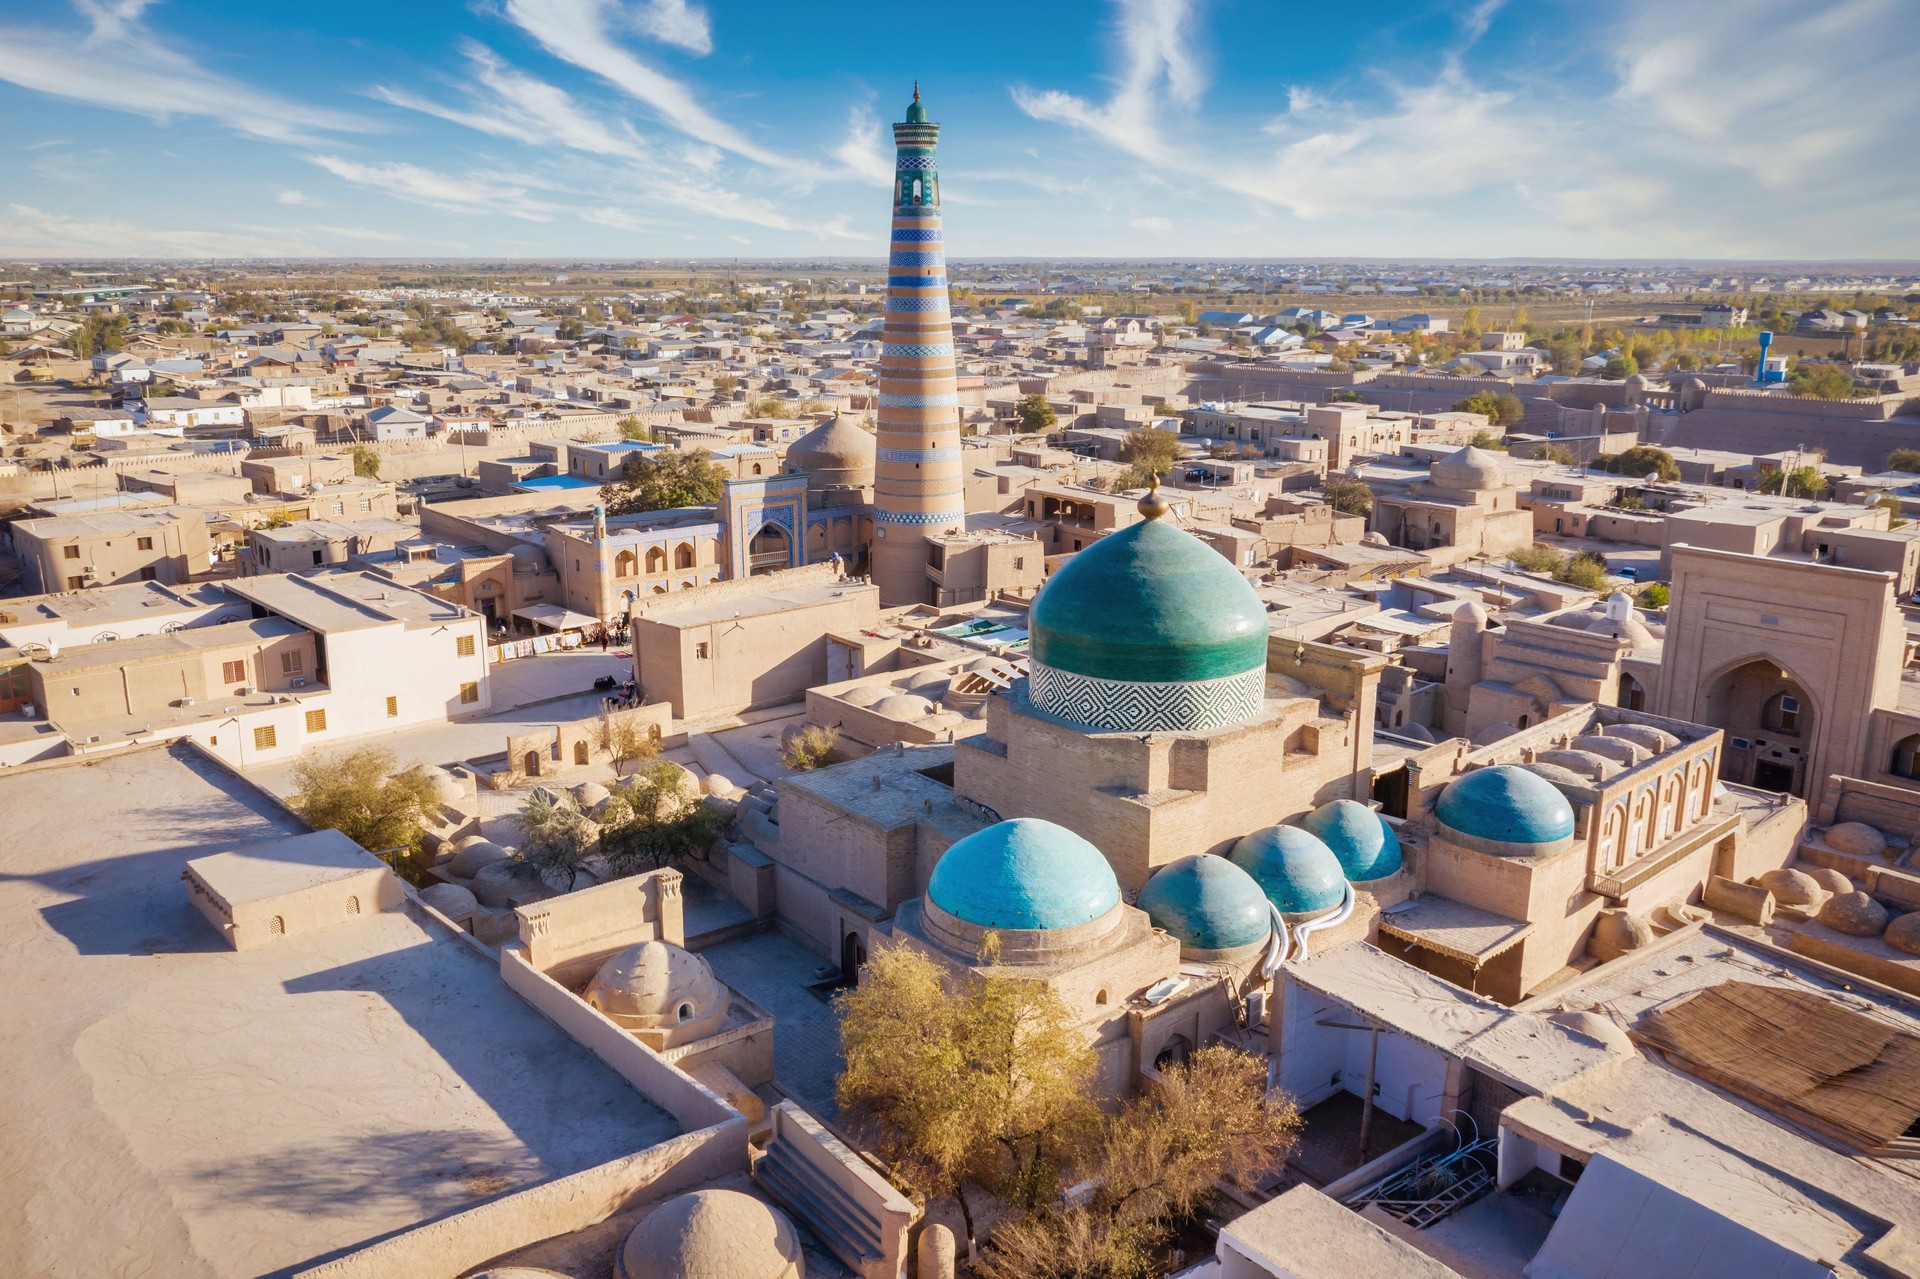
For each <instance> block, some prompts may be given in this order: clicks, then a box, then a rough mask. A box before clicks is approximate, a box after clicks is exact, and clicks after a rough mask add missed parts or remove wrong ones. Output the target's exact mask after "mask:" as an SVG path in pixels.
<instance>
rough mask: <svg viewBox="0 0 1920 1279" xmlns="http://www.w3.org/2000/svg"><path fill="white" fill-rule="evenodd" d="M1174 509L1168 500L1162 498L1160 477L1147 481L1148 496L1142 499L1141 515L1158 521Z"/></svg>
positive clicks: (1156, 476) (1153, 477)
mask: <svg viewBox="0 0 1920 1279" xmlns="http://www.w3.org/2000/svg"><path fill="white" fill-rule="evenodd" d="M1172 509H1173V508H1172V507H1171V506H1169V505H1168V504H1167V499H1166V498H1164V497H1161V496H1160V477H1159V476H1158V475H1155V476H1152V477H1151V478H1149V479H1148V480H1147V495H1146V496H1145V497H1143V498H1141V499H1140V514H1142V515H1144V516H1146V517H1147V518H1148V519H1150V520H1157V519H1159V518H1160V517H1161V516H1162V515H1165V514H1166V513H1167V512H1168V511H1170V510H1172Z"/></svg>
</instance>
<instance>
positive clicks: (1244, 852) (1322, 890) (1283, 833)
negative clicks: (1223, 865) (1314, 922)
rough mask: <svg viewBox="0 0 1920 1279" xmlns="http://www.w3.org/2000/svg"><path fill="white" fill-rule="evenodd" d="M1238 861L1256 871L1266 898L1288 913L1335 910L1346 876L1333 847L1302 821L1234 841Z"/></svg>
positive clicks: (1237, 864)
mask: <svg viewBox="0 0 1920 1279" xmlns="http://www.w3.org/2000/svg"><path fill="white" fill-rule="evenodd" d="M1232 856H1233V864H1234V865H1236V866H1238V867H1240V869H1242V870H1244V871H1246V872H1247V873H1248V874H1249V875H1251V876H1253V878H1254V881H1255V882H1256V883H1258V884H1259V885H1260V891H1261V892H1263V893H1265V894H1266V895H1267V900H1268V901H1270V902H1272V903H1273V904H1274V905H1275V906H1277V907H1279V908H1280V912H1281V913H1282V914H1286V915H1310V914H1314V913H1316V912H1318V911H1324V910H1332V909H1333V908H1334V907H1335V906H1338V905H1339V904H1340V899H1341V897H1342V896H1344V895H1345V893H1346V886H1347V877H1346V876H1345V875H1343V874H1341V873H1340V859H1339V858H1337V857H1335V856H1334V855H1333V850H1332V849H1330V848H1328V847H1327V846H1326V845H1325V844H1323V843H1321V842H1320V837H1319V836H1317V835H1312V834H1309V833H1307V832H1306V831H1304V830H1301V829H1300V828H1299V827H1298V826H1269V827H1267V828H1266V829H1265V830H1257V831H1255V832H1253V834H1251V835H1248V836H1247V837H1246V838H1244V839H1242V840H1241V841H1240V842H1239V843H1237V844H1235V845H1234V846H1233V855H1232Z"/></svg>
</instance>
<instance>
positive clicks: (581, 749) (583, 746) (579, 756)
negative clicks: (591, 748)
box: [573, 738, 587, 764]
mask: <svg viewBox="0 0 1920 1279" xmlns="http://www.w3.org/2000/svg"><path fill="white" fill-rule="evenodd" d="M573 762H574V763H576V764H585V763H586V762H587V742H586V739H585V738H582V739H580V740H579V741H577V742H575V743H574V744H573Z"/></svg>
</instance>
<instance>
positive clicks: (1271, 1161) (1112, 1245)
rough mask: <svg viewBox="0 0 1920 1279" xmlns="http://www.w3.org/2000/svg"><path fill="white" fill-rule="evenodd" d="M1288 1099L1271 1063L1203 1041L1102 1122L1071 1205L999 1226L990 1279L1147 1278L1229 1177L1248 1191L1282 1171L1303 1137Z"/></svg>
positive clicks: (1159, 1270)
mask: <svg viewBox="0 0 1920 1279" xmlns="http://www.w3.org/2000/svg"><path fill="white" fill-rule="evenodd" d="M1299 1133H1300V1115H1299V1111H1298V1110H1297V1109H1296V1108H1295V1107H1294V1105H1293V1104H1292V1102H1290V1101H1287V1100H1285V1099H1272V1098H1269V1096H1268V1093H1267V1068H1266V1061H1265V1060H1264V1059H1263V1058H1260V1057H1256V1056H1254V1055H1253V1054H1251V1053H1247V1052H1243V1051H1241V1050H1240V1049H1237V1048H1230V1047H1226V1046H1212V1047H1207V1048H1202V1049H1200V1050H1199V1051H1198V1052H1196V1053H1194V1054H1193V1056H1192V1058H1191V1059H1189V1060H1188V1061H1187V1062H1186V1063H1184V1064H1182V1065H1176V1066H1173V1067H1170V1068H1169V1069H1167V1070H1165V1071H1162V1072H1161V1073H1160V1076H1159V1078H1157V1079H1155V1080H1154V1081H1153V1083H1152V1084H1151V1085H1150V1086H1149V1087H1148V1088H1147V1089H1146V1090H1145V1091H1144V1092H1143V1093H1142V1094H1141V1095H1140V1096H1138V1097H1135V1098H1133V1099H1132V1100H1130V1101H1129V1102H1128V1103H1127V1105H1126V1106H1125V1108H1124V1109H1122V1110H1121V1112H1120V1113H1119V1114H1118V1115H1116V1116H1115V1117H1114V1118H1113V1119H1111V1120H1109V1121H1107V1122H1106V1123H1105V1124H1104V1125H1103V1131H1102V1132H1101V1134H1100V1136H1099V1137H1098V1138H1097V1140H1096V1141H1095V1143H1093V1151H1092V1155H1091V1158H1090V1159H1089V1160H1088V1163H1089V1165H1090V1166H1089V1167H1087V1168H1085V1169H1084V1170H1082V1171H1083V1174H1084V1181H1085V1183H1086V1184H1088V1185H1090V1186H1091V1187H1092V1191H1091V1193H1090V1194H1089V1195H1088V1196H1087V1197H1086V1198H1084V1199H1081V1200H1078V1201H1077V1202H1075V1203H1073V1204H1071V1205H1050V1206H1049V1207H1048V1208H1047V1209H1045V1210H1043V1211H1040V1212H1035V1213H1031V1214H1029V1215H1028V1216H1026V1217H1024V1218H1020V1219H1017V1220H1014V1221H1011V1222H1005V1223H1003V1224H1001V1225H1000V1226H998V1227H996V1228H995V1230H994V1236H993V1243H992V1245H991V1247H990V1248H989V1249H988V1251H987V1254H986V1256H985V1257H984V1258H983V1259H982V1261H981V1263H980V1265H979V1266H977V1267H976V1271H977V1273H979V1274H980V1275H981V1277H982V1279H1083V1277H1085V1276H1099V1277H1100V1279H1149V1277H1150V1276H1158V1275H1160V1274H1163V1273H1165V1269H1164V1267H1163V1266H1161V1265H1159V1264H1157V1263H1158V1262H1159V1261H1160V1254H1161V1252H1162V1251H1163V1250H1164V1249H1165V1247H1166V1246H1167V1244H1168V1243H1169V1242H1170V1241H1171V1239H1172V1237H1173V1233H1174V1231H1175V1229H1176V1228H1177V1227H1178V1226H1180V1225H1181V1224H1183V1223H1185V1222H1188V1221H1191V1220H1193V1219H1194V1217H1195V1216H1196V1215H1197V1214H1198V1213H1199V1212H1200V1211H1201V1210H1202V1209H1204V1208H1205V1207H1206V1206H1207V1205H1208V1204H1209V1203H1210V1202H1211V1200H1212V1198H1213V1195H1214V1193H1215V1190H1216V1188H1217V1187H1218V1186H1219V1185H1220V1184H1221V1183H1222V1182H1224V1183H1226V1184H1227V1185H1229V1186H1232V1187H1234V1188H1235V1189H1236V1190H1239V1191H1241V1192H1242V1193H1244V1192H1246V1191H1249V1190H1251V1189H1253V1187H1254V1186H1256V1185H1257V1184H1259V1182H1260V1181H1261V1180H1262V1179H1263V1178H1265V1177H1267V1176H1269V1175H1271V1174H1272V1173H1274V1172H1276V1171H1278V1170H1279V1169H1280V1168H1281V1167H1282V1166H1283V1165H1284V1164H1285V1163H1286V1160H1287V1156H1288V1155H1289V1154H1290V1153H1291V1152H1292V1150H1293V1148H1294V1145H1295V1143H1296V1142H1297V1141H1298V1139H1299Z"/></svg>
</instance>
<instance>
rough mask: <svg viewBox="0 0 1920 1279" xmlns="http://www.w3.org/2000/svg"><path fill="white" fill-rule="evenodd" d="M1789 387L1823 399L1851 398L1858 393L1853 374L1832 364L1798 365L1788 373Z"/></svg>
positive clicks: (1803, 393) (1802, 393)
mask: <svg viewBox="0 0 1920 1279" xmlns="http://www.w3.org/2000/svg"><path fill="white" fill-rule="evenodd" d="M1787 389H1788V390H1789V391H1792V392H1793V393H1794V394H1795V395H1811V396H1814V397H1816V398H1818V399H1822V400H1851V399H1853V398H1854V396H1855V394H1856V391H1855V388H1854V384H1853V376H1852V375H1851V374H1849V373H1848V372H1847V371H1846V370H1845V369H1842V368H1839V367H1837V366H1835V365H1832V364H1801V365H1796V366H1795V367H1794V369H1793V371H1792V372H1790V373H1788V374H1787Z"/></svg>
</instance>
